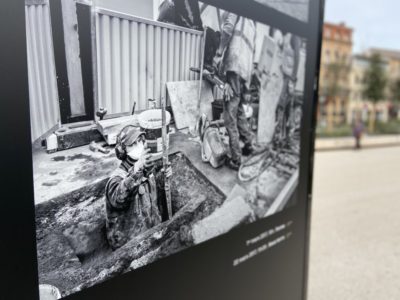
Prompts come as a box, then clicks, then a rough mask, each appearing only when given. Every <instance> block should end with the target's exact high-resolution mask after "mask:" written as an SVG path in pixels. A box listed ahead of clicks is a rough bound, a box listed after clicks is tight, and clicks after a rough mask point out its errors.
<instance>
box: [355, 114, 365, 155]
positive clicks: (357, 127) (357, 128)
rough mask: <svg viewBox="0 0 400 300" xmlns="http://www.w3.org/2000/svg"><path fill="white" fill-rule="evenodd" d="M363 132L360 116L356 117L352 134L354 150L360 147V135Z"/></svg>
mask: <svg viewBox="0 0 400 300" xmlns="http://www.w3.org/2000/svg"><path fill="white" fill-rule="evenodd" d="M363 133H364V125H363V123H362V122H361V121H360V118H356V120H355V122H354V124H353V136H354V139H355V146H354V148H355V149H356V150H358V149H361V137H362V135H363Z"/></svg>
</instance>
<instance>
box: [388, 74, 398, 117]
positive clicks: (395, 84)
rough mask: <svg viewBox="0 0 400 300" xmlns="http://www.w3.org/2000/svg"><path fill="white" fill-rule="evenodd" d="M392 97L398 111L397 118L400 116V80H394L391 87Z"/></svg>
mask: <svg viewBox="0 0 400 300" xmlns="http://www.w3.org/2000/svg"><path fill="white" fill-rule="evenodd" d="M390 94H391V95H390V96H391V100H392V102H393V104H394V105H395V109H396V111H397V117H400V116H399V113H398V111H399V104H400V78H397V79H396V80H394V81H393V82H392V84H391V86H390Z"/></svg>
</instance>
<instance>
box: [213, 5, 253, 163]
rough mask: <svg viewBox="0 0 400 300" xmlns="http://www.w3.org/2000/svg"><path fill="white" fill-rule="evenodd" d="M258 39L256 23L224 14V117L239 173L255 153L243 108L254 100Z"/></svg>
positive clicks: (221, 48)
mask: <svg viewBox="0 0 400 300" xmlns="http://www.w3.org/2000/svg"><path fill="white" fill-rule="evenodd" d="M255 38H256V24H255V22H254V21H252V20H249V19H247V18H243V17H238V16H237V15H235V14H232V13H228V12H225V13H224V15H223V22H222V28H221V40H220V44H219V47H218V50H217V54H216V64H217V65H220V75H221V76H222V77H224V78H225V82H226V84H225V88H224V99H225V101H224V113H223V117H224V122H225V127H226V129H227V132H228V135H229V144H230V148H231V158H230V160H228V162H227V164H228V166H229V167H230V168H232V169H234V170H238V169H239V167H240V164H241V158H242V154H243V155H250V154H251V153H252V152H253V151H254V145H253V140H254V135H253V133H252V132H251V130H250V126H249V123H248V121H247V119H246V115H245V111H244V108H243V104H244V103H246V101H249V100H250V98H251V95H250V93H249V86H250V81H251V74H252V69H253V61H254V50H255ZM240 139H242V141H243V142H244V148H243V149H241V148H240V143H239V140H240ZM242 152H243V153H242Z"/></svg>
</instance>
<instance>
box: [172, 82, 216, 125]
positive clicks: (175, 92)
mask: <svg viewBox="0 0 400 300" xmlns="http://www.w3.org/2000/svg"><path fill="white" fill-rule="evenodd" d="M199 84H200V81H199V80H192V81H177V82H167V93H168V98H169V100H170V103H171V106H172V111H173V113H174V120H175V124H176V128H177V129H183V128H194V127H195V126H196V122H197V120H198V118H199V116H200V115H201V114H202V113H205V114H206V115H207V116H208V118H209V119H210V120H212V108H211V102H213V101H214V97H213V93H212V88H211V86H210V84H209V83H208V82H206V81H203V83H202V92H201V95H202V98H201V103H200V111H199V109H198V107H199V106H198V90H199Z"/></svg>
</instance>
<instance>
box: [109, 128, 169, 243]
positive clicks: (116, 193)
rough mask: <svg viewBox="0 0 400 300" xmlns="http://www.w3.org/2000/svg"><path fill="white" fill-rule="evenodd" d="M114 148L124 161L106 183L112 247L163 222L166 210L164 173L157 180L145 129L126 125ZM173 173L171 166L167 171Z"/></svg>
mask: <svg viewBox="0 0 400 300" xmlns="http://www.w3.org/2000/svg"><path fill="white" fill-rule="evenodd" d="M115 152H116V155H117V158H118V159H120V160H121V161H122V162H121V164H120V166H119V168H118V169H116V170H115V171H114V174H113V175H112V176H111V178H110V179H109V181H108V183H107V185H106V213H107V220H106V230H107V240H108V242H109V244H110V246H111V248H112V249H113V250H115V249H117V248H119V247H121V246H122V245H124V244H125V243H126V242H127V241H128V240H129V239H131V238H134V237H135V236H137V235H138V234H140V233H142V232H143V231H145V230H147V229H149V228H151V227H153V226H155V225H157V224H159V223H160V222H162V215H163V211H165V209H164V205H165V194H164V190H163V184H162V182H160V181H162V179H161V178H162V177H163V176H159V177H158V178H160V179H157V181H158V182H157V181H156V177H155V172H154V170H155V166H154V163H152V162H151V154H149V153H148V152H149V149H146V143H145V138H144V133H143V132H141V131H140V130H139V129H138V128H136V127H133V126H126V127H125V128H123V129H122V130H121V132H120V134H119V135H118V138H117V145H116V147H115ZM161 171H162V172H163V171H164V170H161ZM171 174H172V170H171V167H169V168H168V170H167V171H166V173H165V175H166V176H167V177H170V176H171ZM157 183H158V184H157Z"/></svg>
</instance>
